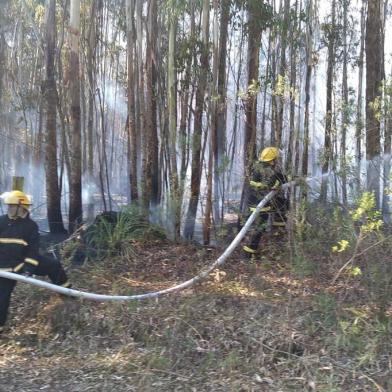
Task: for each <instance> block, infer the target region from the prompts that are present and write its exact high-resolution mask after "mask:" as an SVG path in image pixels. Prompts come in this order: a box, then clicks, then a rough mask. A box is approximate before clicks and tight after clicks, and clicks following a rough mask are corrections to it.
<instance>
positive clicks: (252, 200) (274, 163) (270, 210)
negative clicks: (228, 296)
mask: <svg viewBox="0 0 392 392" xmlns="http://www.w3.org/2000/svg"><path fill="white" fill-rule="evenodd" d="M278 160H279V152H278V149H277V148H275V147H266V148H264V149H263V151H262V152H261V153H260V156H259V159H258V161H257V162H255V163H254V164H253V166H252V170H251V181H250V183H249V185H250V191H249V198H248V208H249V215H250V214H251V213H252V212H253V211H254V210H255V208H256V206H257V205H258V203H259V202H260V201H261V200H262V199H263V198H264V197H265V196H267V194H268V193H269V192H270V191H271V190H276V189H279V188H280V186H281V185H282V184H284V183H286V182H287V177H286V176H285V175H284V174H283V173H282V170H281V167H280V164H279V162H278ZM288 206H289V201H288V199H287V198H286V197H285V194H284V192H283V191H279V192H278V193H277V194H276V195H275V196H274V197H273V198H272V200H271V201H270V202H269V203H268V204H267V205H266V206H265V207H264V208H262V209H261V211H260V214H259V216H258V218H257V219H256V221H255V223H254V230H253V231H252V235H251V238H250V241H249V243H248V244H247V245H245V246H244V247H243V250H244V253H245V256H246V257H247V258H252V257H253V256H254V255H256V254H257V248H258V244H259V242H260V239H261V236H262V234H263V232H264V231H265V229H266V228H267V225H268V221H269V218H270V216H271V217H272V227H273V228H276V227H285V225H286V213H287V210H288ZM249 215H248V216H249Z"/></svg>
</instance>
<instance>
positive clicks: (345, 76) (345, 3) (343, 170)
mask: <svg viewBox="0 0 392 392" xmlns="http://www.w3.org/2000/svg"><path fill="white" fill-rule="evenodd" d="M349 4H350V1H349V0H343V72H342V101H343V110H342V139H341V144H340V150H341V154H340V166H341V173H342V201H343V204H344V205H346V204H347V161H346V138H347V129H348V126H349V121H350V119H349V116H348V110H349V102H348V81H347V79H348V74H347V66H348V64H347V63H348V48H347V34H348V31H347V23H348V17H347V9H348V7H349Z"/></svg>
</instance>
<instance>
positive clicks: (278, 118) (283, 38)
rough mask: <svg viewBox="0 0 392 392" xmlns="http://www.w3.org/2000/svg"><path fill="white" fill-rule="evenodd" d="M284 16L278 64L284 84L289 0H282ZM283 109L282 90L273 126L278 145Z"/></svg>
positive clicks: (278, 98)
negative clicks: (274, 125)
mask: <svg viewBox="0 0 392 392" xmlns="http://www.w3.org/2000/svg"><path fill="white" fill-rule="evenodd" d="M283 12H284V16H283V25H282V27H281V35H282V36H281V40H280V47H281V49H280V64H279V77H280V78H282V80H283V83H284V85H285V82H286V74H287V64H286V48H287V32H288V29H289V17H290V0H284V11H283ZM283 110H284V91H282V92H281V94H279V95H278V96H277V113H276V128H275V135H276V136H275V139H276V146H278V147H280V146H281V144H282V134H283Z"/></svg>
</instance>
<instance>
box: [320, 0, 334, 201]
mask: <svg viewBox="0 0 392 392" xmlns="http://www.w3.org/2000/svg"><path fill="white" fill-rule="evenodd" d="M331 7H332V8H331V15H332V16H331V18H332V19H331V24H330V25H329V26H328V27H327V28H328V31H327V40H328V60H327V61H328V65H327V91H326V94H327V105H326V110H325V133H324V154H323V165H322V169H321V171H322V174H323V175H324V176H323V177H322V179H321V191H320V200H321V201H324V202H325V201H326V200H327V194H328V176H326V174H327V173H328V170H329V167H330V164H332V156H333V146H332V120H333V112H332V95H333V76H334V69H335V29H336V26H335V24H336V21H335V15H336V0H333V1H332V5H331Z"/></svg>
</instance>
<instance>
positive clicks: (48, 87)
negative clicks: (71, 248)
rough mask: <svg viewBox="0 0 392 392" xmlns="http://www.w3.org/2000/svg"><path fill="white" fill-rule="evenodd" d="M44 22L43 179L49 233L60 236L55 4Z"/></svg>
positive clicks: (49, 5)
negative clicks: (44, 123) (44, 126)
mask: <svg viewBox="0 0 392 392" xmlns="http://www.w3.org/2000/svg"><path fill="white" fill-rule="evenodd" d="M46 7H47V8H46V21H45V43H46V48H45V71H46V80H45V82H44V83H43V89H42V91H43V99H44V105H43V106H44V108H45V117H46V132H45V136H46V138H45V139H46V140H45V177H46V198H47V213H48V223H49V230H50V232H51V233H64V232H65V229H64V225H63V217H62V214H61V192H60V189H59V177H58V167H57V130H56V116H57V112H56V101H57V93H56V82H55V79H54V53H55V45H56V1H55V0H48V2H47V5H46Z"/></svg>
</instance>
